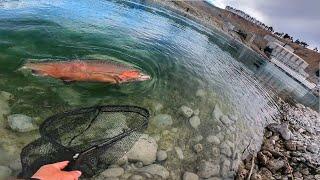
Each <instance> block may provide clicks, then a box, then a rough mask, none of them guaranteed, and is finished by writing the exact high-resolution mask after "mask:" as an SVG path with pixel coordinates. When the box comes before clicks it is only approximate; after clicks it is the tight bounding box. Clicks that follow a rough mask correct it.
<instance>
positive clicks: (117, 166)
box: [0, 89, 320, 180]
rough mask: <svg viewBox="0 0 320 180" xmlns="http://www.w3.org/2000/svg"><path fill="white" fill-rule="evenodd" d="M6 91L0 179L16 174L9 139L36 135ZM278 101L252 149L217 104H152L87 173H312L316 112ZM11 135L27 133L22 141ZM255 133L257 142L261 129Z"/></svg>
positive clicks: (112, 178)
mask: <svg viewBox="0 0 320 180" xmlns="http://www.w3.org/2000/svg"><path fill="white" fill-rule="evenodd" d="M205 94H206V93H204V91H203V90H201V89H200V90H198V91H197V93H196V96H197V97H199V98H200V99H205V97H206V96H205ZM12 97H13V96H12V95H11V94H10V93H7V92H3V91H1V92H0V100H1V101H3V102H2V103H0V104H1V107H0V110H1V111H0V112H1V113H2V114H0V115H1V116H0V118H2V119H1V121H0V122H1V123H2V124H1V127H2V128H3V129H1V131H0V132H1V133H3V135H4V137H6V138H5V139H2V140H1V143H2V146H1V147H0V152H1V153H2V152H4V154H3V153H2V155H1V158H3V157H9V156H6V155H5V154H11V155H10V156H11V157H12V158H13V159H12V160H6V161H7V162H9V163H7V164H0V179H6V178H8V177H12V176H16V175H17V173H19V172H20V171H21V163H20V159H17V157H18V153H19V149H21V148H22V147H17V144H14V142H19V143H20V145H21V146H22V145H25V144H26V143H27V142H30V141H31V139H34V138H36V137H37V136H36V135H32V134H31V133H32V132H33V133H36V132H37V128H38V124H37V123H36V122H35V119H34V118H32V117H29V116H26V115H23V114H11V113H10V109H9V103H8V101H10V99H12ZM278 104H279V106H280V114H281V116H280V117H277V120H279V123H271V124H269V125H268V126H267V127H266V128H265V132H264V137H263V143H262V146H261V148H260V150H259V151H258V152H257V149H256V148H252V147H249V146H250V145H253V144H251V141H250V142H243V143H242V142H241V143H240V142H239V141H242V140H246V139H247V141H248V137H249V136H246V134H241V135H242V136H245V137H246V138H244V139H243V138H242V139H241V138H240V139H238V138H237V137H236V136H237V135H238V134H237V128H238V129H239V127H241V126H239V124H237V123H239V121H238V119H237V117H236V116H235V115H233V114H232V113H226V112H225V111H224V110H222V109H220V108H221V106H220V107H219V105H218V104H215V105H214V108H213V109H212V108H209V109H210V112H209V111H208V112H206V111H204V109H203V108H202V109H201V108H200V109H201V110H199V108H195V107H194V106H186V105H183V106H181V107H180V108H179V109H178V111H177V114H176V115H175V116H173V115H170V114H165V113H163V112H164V111H163V108H164V107H163V105H162V104H160V103H155V104H154V107H152V109H153V111H154V115H153V116H152V118H151V119H150V124H149V129H148V130H147V131H146V132H145V133H146V134H142V135H141V137H140V138H139V140H138V141H137V142H135V144H134V145H133V147H132V148H131V149H130V151H129V152H127V153H126V154H125V155H124V156H123V157H122V158H120V159H119V160H118V161H117V162H116V163H114V164H113V165H111V166H109V167H108V169H106V170H105V171H103V172H102V173H101V174H100V175H98V176H96V177H95V178H94V179H98V180H99V179H109V180H126V179H129V180H145V179H177V180H178V179H183V180H198V179H209V180H219V179H234V178H236V179H253V180H258V179H320V156H319V153H320V148H319V144H320V115H319V113H318V112H316V111H314V110H312V109H310V108H308V107H305V106H303V105H301V104H289V103H287V102H284V101H282V100H279V102H278ZM191 107H192V108H191ZM208 113H210V117H211V118H212V119H210V120H209V121H207V120H205V119H204V118H203V117H204V116H203V114H208ZM10 114H11V115H10ZM4 117H5V118H4ZM183 127H187V128H183ZM253 129H255V128H253ZM204 131H206V132H204ZM246 131H247V132H249V129H246ZM14 133H18V134H19V133H22V134H26V133H27V134H30V137H27V138H26V139H23V140H22V139H19V138H21V137H20V136H17V135H18V134H14ZM256 136H257V137H256V139H255V141H258V140H257V138H259V137H261V136H262V135H261V136H259V134H256ZM258 136H259V137H258ZM257 144H259V145H260V143H258V142H257ZM20 145H19V146H20ZM242 145H245V146H243V147H242ZM243 149H245V151H246V153H244V151H242V150H243ZM241 151H242V153H241ZM247 154H249V155H247ZM2 156H3V157H2ZM243 156H245V157H243ZM14 158H16V159H14ZM2 161H3V162H4V161H5V160H2Z"/></svg>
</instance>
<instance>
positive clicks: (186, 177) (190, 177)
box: [182, 172, 199, 180]
mask: <svg viewBox="0 0 320 180" xmlns="http://www.w3.org/2000/svg"><path fill="white" fill-rule="evenodd" d="M198 179H199V176H198V175H196V174H194V173H192V172H185V173H184V174H183V177H182V180H198Z"/></svg>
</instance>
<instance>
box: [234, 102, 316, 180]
mask: <svg viewBox="0 0 320 180" xmlns="http://www.w3.org/2000/svg"><path fill="white" fill-rule="evenodd" d="M279 104H280V106H281V113H282V117H281V123H280V124H275V123H272V124H269V125H268V126H267V127H266V128H265V133H264V141H263V144H262V146H261V150H260V151H259V152H258V153H252V154H250V155H249V156H247V157H246V158H245V159H244V160H243V162H242V163H241V164H240V166H239V169H238V172H237V176H236V179H252V180H259V179H262V180H266V179H310V180H311V179H316V180H319V179H320V154H319V153H320V152H319V147H320V146H319V145H320V115H319V113H318V112H316V111H314V110H312V109H310V108H309V107H305V106H303V105H302V104H294V105H290V104H288V103H286V102H284V101H282V100H280V101H279Z"/></svg>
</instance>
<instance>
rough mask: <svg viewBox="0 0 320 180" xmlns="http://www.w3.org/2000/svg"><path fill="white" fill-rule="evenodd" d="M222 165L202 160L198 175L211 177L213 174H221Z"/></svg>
mask: <svg viewBox="0 0 320 180" xmlns="http://www.w3.org/2000/svg"><path fill="white" fill-rule="evenodd" d="M219 171H220V166H219V164H213V163H212V162H209V161H204V160H203V161H201V162H200V164H199V168H198V173H197V174H198V175H199V177H201V178H209V177H211V176H217V175H219Z"/></svg>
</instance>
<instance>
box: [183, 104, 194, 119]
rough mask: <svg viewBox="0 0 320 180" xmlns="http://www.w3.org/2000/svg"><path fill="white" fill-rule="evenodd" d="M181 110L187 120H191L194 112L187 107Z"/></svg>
mask: <svg viewBox="0 0 320 180" xmlns="http://www.w3.org/2000/svg"><path fill="white" fill-rule="evenodd" d="M180 110H181V112H182V114H183V115H184V116H185V117H186V118H190V117H191V116H192V115H193V110H192V109H191V108H189V107H187V106H181V108H180Z"/></svg>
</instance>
